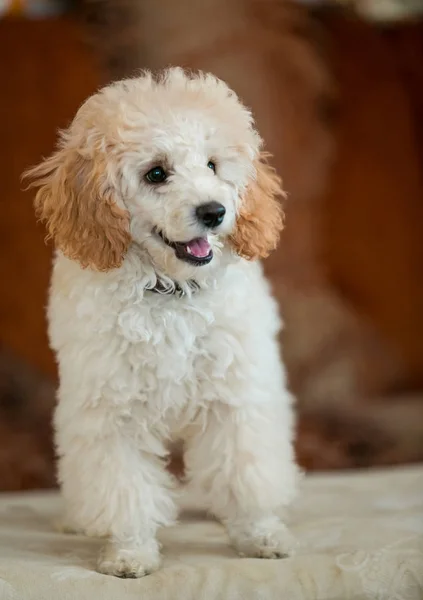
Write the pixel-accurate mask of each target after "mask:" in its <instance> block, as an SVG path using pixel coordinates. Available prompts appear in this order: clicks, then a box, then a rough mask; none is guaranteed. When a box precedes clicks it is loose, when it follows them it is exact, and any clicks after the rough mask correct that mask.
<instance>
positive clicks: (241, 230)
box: [231, 153, 284, 260]
mask: <svg viewBox="0 0 423 600" xmlns="http://www.w3.org/2000/svg"><path fill="white" fill-rule="evenodd" d="M268 156H269V155H268V154H265V153H262V154H261V155H260V157H259V158H258V159H257V160H256V162H255V165H254V166H255V169H256V176H255V178H254V179H252V180H251V181H250V183H249V185H248V186H247V189H246V191H245V194H244V197H243V198H242V200H241V208H240V213H239V215H238V218H237V222H236V226H235V231H234V233H233V234H232V236H231V244H232V247H233V249H234V250H235V252H236V253H237V254H238V255H239V256H242V257H243V258H246V259H247V260H254V259H259V258H266V257H267V256H269V254H270V253H271V252H272V251H273V250H274V249H275V248H276V246H277V243H278V241H279V235H280V232H281V231H282V229H283V211H282V206H281V203H280V200H281V198H282V197H284V192H283V189H282V183H281V179H280V178H279V176H278V175H277V173H276V171H275V169H274V168H273V167H271V166H270V165H269V164H268V162H267V159H268Z"/></svg>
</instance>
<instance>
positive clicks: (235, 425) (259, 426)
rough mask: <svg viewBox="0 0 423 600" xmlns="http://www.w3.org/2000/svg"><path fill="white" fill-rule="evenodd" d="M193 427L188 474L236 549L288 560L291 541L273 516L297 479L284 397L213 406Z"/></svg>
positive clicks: (287, 402)
mask: <svg viewBox="0 0 423 600" xmlns="http://www.w3.org/2000/svg"><path fill="white" fill-rule="evenodd" d="M197 426H198V427H197ZM197 426H196V427H194V428H193V429H192V430H191V433H190V435H189V436H188V439H187V452H186V459H185V460H186V466H187V474H188V476H189V478H190V479H191V480H192V483H193V485H194V487H197V488H199V490H200V491H201V492H202V493H203V494H205V496H206V502H207V503H208V506H209V507H210V509H211V511H212V512H213V513H214V514H215V515H216V516H217V517H218V518H219V519H220V520H221V521H222V523H224V525H225V526H226V528H227V531H228V534H229V536H230V538H231V540H232V543H233V545H234V546H235V548H236V549H237V550H238V552H239V553H240V554H241V555H243V556H251V557H258V558H280V557H284V556H288V555H290V554H292V552H293V551H294V548H295V546H296V543H295V540H294V538H293V536H292V535H291V534H290V532H289V530H288V529H287V527H286V526H285V524H284V523H283V522H282V521H281V520H280V518H279V517H278V516H276V514H275V511H276V510H277V509H278V508H280V507H282V506H287V505H288V504H289V503H290V502H291V500H292V499H293V497H294V495H295V491H296V486H297V479H298V470H297V467H296V464H295V460H294V453H293V449H292V416H291V407H290V399H289V395H288V393H286V397H283V398H279V401H278V402H276V401H274V400H272V399H269V401H268V402H267V403H265V402H264V403H257V404H252V403H251V402H250V403H248V404H246V405H244V406H238V407H234V406H230V405H228V404H224V403H222V402H215V403H213V404H212V405H211V407H210V408H209V409H205V410H204V411H203V412H202V413H201V415H200V416H199V420H198V423H197Z"/></svg>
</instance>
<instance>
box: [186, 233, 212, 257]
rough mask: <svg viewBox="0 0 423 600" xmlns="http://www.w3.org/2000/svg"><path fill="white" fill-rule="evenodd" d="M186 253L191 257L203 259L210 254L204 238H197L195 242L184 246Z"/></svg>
mask: <svg viewBox="0 0 423 600" xmlns="http://www.w3.org/2000/svg"><path fill="white" fill-rule="evenodd" d="M185 248H186V250H187V252H188V253H189V254H191V255H192V256H196V257H197V258H204V257H205V256H208V255H209V254H210V250H211V247H210V244H209V243H208V241H207V240H206V239H205V238H197V239H195V240H191V241H190V242H188V244H187V245H186V246H185Z"/></svg>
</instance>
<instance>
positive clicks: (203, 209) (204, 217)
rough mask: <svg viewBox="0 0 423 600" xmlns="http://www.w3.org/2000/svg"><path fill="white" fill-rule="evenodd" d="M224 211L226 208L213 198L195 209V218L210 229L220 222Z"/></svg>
mask: <svg viewBox="0 0 423 600" xmlns="http://www.w3.org/2000/svg"><path fill="white" fill-rule="evenodd" d="M225 213H226V208H225V207H224V206H223V205H222V204H219V202H215V201H214V200H213V202H207V203H206V204H202V205H201V206H199V207H198V208H197V209H196V211H195V214H196V215H197V219H198V220H199V221H201V223H203V225H205V226H206V227H210V229H212V228H213V227H217V226H218V225H220V224H221V223H222V221H223V217H224V216H225Z"/></svg>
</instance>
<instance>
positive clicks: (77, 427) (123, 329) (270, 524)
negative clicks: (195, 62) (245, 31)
mask: <svg viewBox="0 0 423 600" xmlns="http://www.w3.org/2000/svg"><path fill="white" fill-rule="evenodd" d="M110 140H113V144H111V143H110ZM99 144H100V145H101V144H103V150H104V151H105V152H106V154H107V163H106V167H105V168H106V170H107V173H106V174H104V173H102V176H103V175H106V177H107V182H108V183H107V185H109V186H110V185H113V186H115V187H116V188H117V189H118V192H119V193H118V197H119V198H121V202H122V206H124V207H125V209H126V210H127V211H128V212H129V215H130V222H131V226H130V230H131V236H132V241H131V244H130V246H129V249H128V251H127V253H126V255H125V258H124V260H123V263H122V265H121V266H120V267H119V268H114V269H111V270H108V271H105V272H99V271H97V270H95V269H93V268H82V267H81V265H80V264H79V263H78V261H77V260H73V259H69V258H67V257H66V256H65V255H64V254H63V253H62V252H60V251H59V252H58V253H57V257H56V259H55V265H54V270H53V276H52V283H51V295H50V304H49V311H48V318H49V324H50V326H49V334H50V339H51V345H52V347H53V349H54V350H55V352H56V355H57V360H58V364H59V370H60V387H59V392H58V406H57V410H56V415H55V429H56V441H57V450H58V455H59V479H60V483H61V486H62V491H63V496H64V500H65V503H66V511H67V514H66V520H67V525H68V526H69V527H72V528H75V529H78V530H83V531H84V532H86V533H87V534H88V535H95V536H107V537H108V538H109V539H108V542H107V544H106V547H105V548H104V550H103V552H102V554H101V557H100V560H99V565H98V568H99V570H100V571H101V572H103V573H108V574H113V575H118V576H126V577H138V576H142V575H145V574H146V573H149V572H151V571H153V570H155V569H157V568H158V566H159V564H160V555H159V546H158V544H157V542H156V531H157V528H158V527H160V526H167V525H170V524H172V523H173V522H174V520H175V518H176V508H175V502H174V498H173V493H172V489H173V488H174V482H173V481H172V478H171V476H170V475H169V474H168V473H167V471H166V469H165V460H164V459H165V458H166V456H167V454H168V445H169V443H170V442H171V441H172V440H178V439H182V440H184V444H185V450H186V453H185V461H186V468H187V475H188V477H189V479H190V481H191V482H192V485H193V486H195V487H196V488H197V489H198V490H199V491H201V493H202V494H203V497H204V502H205V505H206V506H207V508H209V509H210V510H211V511H212V512H213V513H214V514H215V515H216V516H217V517H218V518H219V519H220V520H221V521H222V522H223V523H224V524H225V525H226V527H227V530H228V533H229V535H230V537H231V539H232V541H233V544H234V545H235V547H236V548H237V549H238V551H239V552H240V553H242V554H244V555H247V556H258V557H278V556H283V555H287V554H289V553H290V552H291V551H292V549H293V545H294V543H293V540H292V538H291V536H290V534H289V532H288V531H287V529H286V527H285V526H284V525H283V524H282V523H281V522H280V521H279V519H278V518H277V517H275V516H274V513H275V510H276V509H277V508H278V507H280V506H285V505H287V504H289V503H290V502H291V500H292V498H293V496H294V493H295V488H296V480H297V468H296V465H295V460H294V454H293V449H292V437H293V411H292V401H291V396H290V394H289V392H288V390H287V384H286V377H285V372H284V369H283V365H282V363H281V359H280V354H279V348H278V342H277V335H278V332H279V328H280V320H279V317H278V310H277V306H276V303H275V301H274V300H273V298H272V297H271V294H270V290H269V286H268V284H267V282H266V280H265V278H264V276H263V272H262V268H261V265H260V263H259V262H248V261H246V260H244V259H243V258H240V257H238V256H236V255H235V253H234V252H233V251H232V249H231V248H230V245H229V244H228V242H227V239H228V236H229V235H230V233H231V231H232V230H233V228H234V227H235V226H236V215H237V213H238V210H239V202H240V198H242V193H243V191H244V189H245V188H246V186H247V185H248V180H249V178H250V177H251V176H252V174H253V173H254V167H253V159H254V158H255V157H256V156H257V154H258V151H259V146H260V139H259V136H258V135H257V134H256V132H255V131H254V129H253V125H252V119H251V115H250V113H249V112H248V111H247V110H246V109H245V108H244V107H242V106H241V104H240V103H239V101H238V99H237V98H236V96H235V95H234V94H233V93H232V92H230V91H229V90H228V88H227V87H226V86H225V84H223V83H222V82H220V81H218V80H216V79H215V78H213V77H211V76H199V77H194V78H191V79H188V78H187V76H186V75H184V74H183V73H182V71H180V70H178V69H175V70H172V71H170V72H169V73H168V74H167V75H166V76H165V78H164V79H162V80H161V81H159V82H155V81H154V80H153V79H152V78H151V76H149V75H148V74H144V75H142V76H141V77H139V78H137V79H133V80H129V81H125V82H120V83H117V84H113V85H112V86H109V87H108V88H105V89H104V90H102V91H101V92H100V93H98V94H96V95H95V96H93V97H92V98H91V99H89V100H88V101H87V102H86V103H85V105H84V106H83V107H82V108H81V109H80V111H79V113H78V115H77V117H76V119H75V121H74V123H73V124H72V126H71V127H70V129H69V130H68V131H67V132H66V134H65V135H64V141H63V143H62V150H61V151H63V148H64V149H65V150H66V149H69V148H70V147H75V148H78V152H79V154H80V155H88V154H89V153H90V145H96V147H97V149H98V147H99ZM163 157H165V158H163ZM210 158H213V160H215V161H216V164H217V173H216V175H215V174H214V173H213V172H212V171H211V170H210V169H207V166H206V165H207V161H208V160H210ZM159 159H160V160H161V161H163V160H165V161H167V163H169V162H171V163H172V166H171V168H172V173H173V175H172V177H170V178H169V182H167V183H166V185H165V186H163V187H162V188H161V189H159V187H154V186H151V185H148V183H146V182H145V181H144V180H143V177H142V174H143V173H144V172H145V171H146V170H148V168H149V167H150V166H152V165H154V163H155V162H156V161H157V160H159ZM208 199H218V200H219V202H221V203H222V204H224V206H225V208H226V217H225V220H224V222H223V224H222V226H221V227H219V228H218V229H217V230H216V231H214V232H213V234H210V235H209V241H210V243H211V245H212V247H213V249H214V252H215V255H214V258H213V260H212V261H211V263H210V264H209V265H207V266H201V267H195V266H192V265H189V264H187V263H184V262H182V261H180V260H179V259H178V258H177V257H176V256H175V253H174V251H173V249H172V248H170V247H168V246H166V245H165V244H164V243H163V241H162V240H161V239H159V238H158V237H157V236H155V235H154V233H153V231H154V228H155V227H160V229H161V230H162V231H164V232H165V234H166V237H167V238H168V239H171V240H189V239H192V238H195V237H196V236H200V235H202V234H204V232H203V230H202V229H201V228H200V225H199V224H198V223H197V222H196V221H195V220H194V219H193V218H192V210H193V207H194V208H195V207H196V206H198V205H199V204H201V203H202V202H205V201H207V200H208ZM158 279H159V280H160V281H161V282H164V283H165V284H166V285H168V286H169V288H172V286H173V285H174V282H177V283H178V285H179V286H180V287H181V288H182V289H183V290H184V291H185V292H186V293H185V295H183V296H182V297H180V296H179V295H175V294H158V293H153V292H152V291H151V289H149V288H152V287H154V285H155V284H156V282H157V280H158ZM192 279H195V281H196V282H197V283H198V284H199V286H200V289H199V290H198V291H197V292H195V293H191V290H190V288H189V285H188V283H187V282H188V281H189V280H192Z"/></svg>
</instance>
